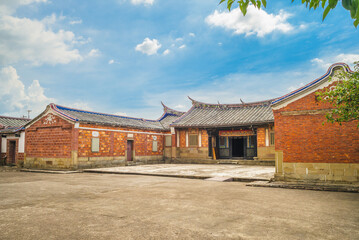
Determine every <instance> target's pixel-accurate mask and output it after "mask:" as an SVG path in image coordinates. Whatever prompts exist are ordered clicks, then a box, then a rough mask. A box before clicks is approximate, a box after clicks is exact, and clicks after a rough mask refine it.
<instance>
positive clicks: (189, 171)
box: [86, 164, 275, 180]
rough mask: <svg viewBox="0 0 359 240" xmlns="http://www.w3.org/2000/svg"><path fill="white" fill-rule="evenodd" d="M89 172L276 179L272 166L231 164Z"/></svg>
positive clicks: (108, 169)
mask: <svg viewBox="0 0 359 240" xmlns="http://www.w3.org/2000/svg"><path fill="white" fill-rule="evenodd" d="M86 171H87V172H103V173H119V174H120V173H122V174H130V173H134V174H142V175H157V176H180V177H193V178H210V177H228V178H237V179H248V180H251V179H252V180H256V179H257V180H270V179H271V178H273V177H274V171H275V169H274V167H272V166H251V165H230V164H225V165H222V164H208V165H206V164H151V165H139V166H126V167H111V168H95V169H87V170H86Z"/></svg>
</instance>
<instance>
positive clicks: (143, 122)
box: [52, 104, 180, 131]
mask: <svg viewBox="0 0 359 240" xmlns="http://www.w3.org/2000/svg"><path fill="white" fill-rule="evenodd" d="M52 107H53V109H54V110H55V111H57V112H58V113H60V114H62V115H64V116H65V117H68V118H70V119H71V120H74V121H78V122H84V123H90V124H91V123H94V124H102V125H111V126H120V127H129V128H137V129H151V130H158V131H168V130H169V123H171V122H172V121H173V120H175V119H177V118H178V117H179V116H180V115H177V114H176V111H175V110H172V109H169V108H167V109H166V108H164V114H163V115H162V117H161V118H160V119H158V120H148V119H143V118H133V117H127V116H118V115H112V114H105V113H97V112H91V111H85V110H79V109H73V108H68V107H63V106H59V105H55V104H52Z"/></svg>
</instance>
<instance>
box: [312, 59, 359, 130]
mask: <svg viewBox="0 0 359 240" xmlns="http://www.w3.org/2000/svg"><path fill="white" fill-rule="evenodd" d="M354 64H355V67H354V72H352V73H346V72H341V73H339V74H338V76H337V77H338V80H339V81H338V82H337V84H336V85H335V86H334V87H332V88H328V89H327V90H325V91H323V92H319V93H317V94H318V97H319V99H320V100H322V101H324V102H329V103H331V104H332V105H333V109H332V110H331V111H330V112H329V113H327V115H326V118H327V121H328V122H331V123H335V122H337V123H339V124H341V123H342V122H349V121H354V120H359V62H355V63H354ZM358 128H359V122H358Z"/></svg>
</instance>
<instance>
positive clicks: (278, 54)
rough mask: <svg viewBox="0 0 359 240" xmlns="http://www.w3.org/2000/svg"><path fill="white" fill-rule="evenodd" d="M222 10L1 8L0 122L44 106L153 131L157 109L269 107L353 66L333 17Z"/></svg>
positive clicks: (357, 41) (275, 7)
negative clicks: (137, 123) (140, 122)
mask: <svg viewBox="0 0 359 240" xmlns="http://www.w3.org/2000/svg"><path fill="white" fill-rule="evenodd" d="M218 2H219V1H218V0H196V1H193V0H182V1H168V0H107V1H85V0H82V1H79V0H76V1H75V0H72V1H71V0H61V1H54V0H1V1H0V115H9V116H22V115H26V114H27V110H28V109H30V110H32V113H31V116H32V117H35V115H36V114H38V113H40V112H41V111H43V110H44V109H45V107H46V105H47V104H49V103H51V102H54V103H57V104H60V105H64V106H68V107H75V108H80V109H87V110H93V111H98V112H105V113H113V114H120V115H127V116H135V117H144V118H151V119H156V118H158V117H159V116H160V115H161V113H162V107H161V105H160V101H163V102H164V103H165V104H167V105H168V106H170V107H172V108H176V109H178V110H182V111H185V110H187V109H188V108H189V107H190V105H191V103H190V101H189V100H188V98H187V96H190V97H192V98H194V99H197V100H200V101H204V102H212V103H216V102H217V101H219V102H220V103H236V102H239V101H240V100H239V99H240V98H241V99H243V100H244V101H245V102H251V101H258V100H265V99H269V98H274V97H278V96H281V95H283V94H286V93H287V92H288V91H291V90H293V89H295V88H297V87H300V86H302V85H303V84H306V83H308V82H310V81H312V80H313V79H315V78H317V77H319V76H321V75H323V74H324V73H325V72H326V70H327V68H328V67H329V66H330V65H331V64H332V63H335V62H346V63H348V64H351V63H352V62H353V61H355V60H359V32H358V31H359V30H357V29H355V28H354V26H353V24H352V19H350V17H349V12H348V11H345V10H344V9H343V8H342V7H341V6H339V7H337V9H334V10H333V11H332V12H331V13H329V15H328V16H327V18H326V20H325V21H324V22H322V21H321V19H322V10H321V9H320V10H316V11H313V10H311V11H309V10H308V9H306V8H305V7H304V6H302V5H301V4H300V2H301V1H295V3H294V4H291V3H290V2H291V1H290V0H282V1H272V0H271V1H268V4H267V8H266V9H264V10H260V11H259V10H256V9H253V8H251V7H250V8H249V9H248V13H247V16H246V17H243V16H242V15H241V13H240V12H239V11H238V9H234V10H232V11H231V12H230V13H229V12H228V11H226V9H225V6H224V5H221V6H218Z"/></svg>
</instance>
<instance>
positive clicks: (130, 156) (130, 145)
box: [127, 140, 133, 161]
mask: <svg viewBox="0 0 359 240" xmlns="http://www.w3.org/2000/svg"><path fill="white" fill-rule="evenodd" d="M132 152H133V140H127V161H133V154H132Z"/></svg>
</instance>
